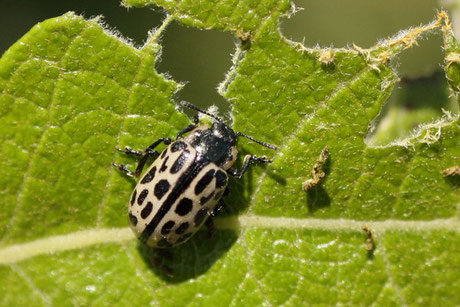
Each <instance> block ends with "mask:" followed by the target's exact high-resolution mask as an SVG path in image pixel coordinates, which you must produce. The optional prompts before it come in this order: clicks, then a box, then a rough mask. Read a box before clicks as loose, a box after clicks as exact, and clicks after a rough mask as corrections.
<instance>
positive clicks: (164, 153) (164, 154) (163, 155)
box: [161, 148, 168, 159]
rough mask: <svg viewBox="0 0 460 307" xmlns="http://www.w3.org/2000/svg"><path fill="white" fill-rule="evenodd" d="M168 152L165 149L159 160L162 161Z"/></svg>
mask: <svg viewBox="0 0 460 307" xmlns="http://www.w3.org/2000/svg"><path fill="white" fill-rule="evenodd" d="M167 152H168V148H165V150H163V152H162V153H161V158H162V159H163V158H164V157H165V156H166V153H167Z"/></svg>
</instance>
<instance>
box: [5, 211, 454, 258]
mask: <svg viewBox="0 0 460 307" xmlns="http://www.w3.org/2000/svg"><path fill="white" fill-rule="evenodd" d="M363 225H367V226H368V227H370V229H371V230H372V231H373V232H374V233H375V234H377V235H379V234H384V233H385V232H392V231H401V232H431V231H439V230H445V231H450V232H456V233H460V220H459V219H457V218H448V219H436V220H431V221H403V220H385V221H359V220H350V219H315V218H305V219H296V218H288V217H276V218H273V217H264V216H256V215H241V216H238V217H229V218H219V219H217V220H216V227H217V228H218V229H227V230H234V231H237V232H239V231H240V230H241V229H249V228H263V229H287V230H297V229H303V230H320V231H330V232H362V229H361V227H362V226H363ZM128 240H135V237H134V234H133V233H132V231H131V229H129V228H128V227H124V228H93V229H87V230H83V231H76V232H72V233H68V234H65V235H56V236H52V237H48V238H44V239H37V240H34V241H30V242H26V243H20V244H13V245H10V246H5V247H3V248H1V249H0V265H2V264H3V265H8V264H12V263H17V262H20V261H23V260H26V259H30V258H33V257H35V256H39V255H44V254H51V253H56V252H60V251H66V250H74V249H81V248H84V247H88V246H93V245H97V244H104V243H123V242H125V241H128Z"/></svg>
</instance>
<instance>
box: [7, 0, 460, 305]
mask: <svg viewBox="0 0 460 307" xmlns="http://www.w3.org/2000/svg"><path fill="white" fill-rule="evenodd" d="M150 3H151V2H146V1H139V0H126V4H130V5H136V6H142V5H146V4H150ZM154 3H155V4H158V5H162V6H164V7H165V8H166V9H168V10H169V11H170V12H171V14H172V15H171V16H170V17H169V19H168V20H167V21H166V22H165V25H164V27H166V26H167V22H170V21H171V20H173V19H177V20H179V21H181V22H183V23H185V24H187V25H192V26H196V27H202V28H216V29H221V30H226V31H231V32H233V33H235V35H237V36H238V37H240V38H243V39H244V40H245V42H244V43H242V44H241V45H240V46H239V47H237V50H236V53H235V56H234V66H233V67H232V69H231V71H229V72H228V74H227V76H226V79H225V80H224V81H223V83H222V84H221V86H220V88H219V91H220V93H221V94H222V95H223V96H224V97H226V98H227V99H228V100H229V101H230V102H231V104H232V107H233V115H234V118H235V121H234V128H235V130H237V131H241V132H244V133H247V134H249V135H251V136H254V137H256V138H257V139H260V140H263V141H267V142H271V143H274V144H277V145H279V146H280V150H279V151H278V152H273V151H271V150H269V149H266V148H263V147H261V146H259V145H257V144H254V143H251V142H250V141H249V140H244V139H241V142H240V145H241V147H242V153H243V154H244V153H254V154H257V155H262V154H265V155H267V156H270V157H272V156H273V157H274V162H273V163H272V164H271V165H268V166H265V167H256V166H254V167H253V169H252V170H251V171H250V172H248V173H247V174H245V176H244V179H243V180H241V181H236V180H234V181H232V182H231V187H232V193H231V195H230V196H229V197H228V198H227V199H226V203H227V204H228V208H226V212H225V214H224V217H223V218H220V219H219V220H218V221H217V226H218V228H219V231H218V232H217V233H216V235H215V238H213V239H209V238H208V237H207V234H206V233H205V232H199V233H198V234H197V235H196V236H195V237H194V238H193V239H192V240H190V241H189V242H188V243H186V244H184V245H183V246H180V247H178V248H175V249H174V250H172V251H171V253H172V258H170V259H167V260H165V263H166V264H167V266H169V267H170V268H171V269H172V270H173V272H174V277H172V278H171V277H168V276H167V275H166V274H165V272H164V271H163V270H162V269H161V267H156V266H154V265H153V264H152V259H154V258H155V257H157V256H158V254H156V253H155V252H153V251H152V250H150V249H148V248H146V247H145V246H143V245H141V244H139V243H138V242H137V241H136V240H135V239H134V238H133V236H132V234H131V233H130V231H129V229H127V228H126V227H127V223H128V222H127V217H126V213H125V212H126V206H127V200H128V199H129V194H130V193H131V190H132V188H133V186H134V184H135V183H134V182H132V181H130V180H129V179H127V178H125V177H124V176H122V175H121V174H119V173H118V172H117V171H116V170H115V169H114V168H113V167H112V166H111V163H112V162H113V161H117V162H124V163H127V165H128V166H129V167H130V168H134V167H135V165H136V161H135V160H133V159H130V158H127V157H124V156H122V155H120V154H118V153H117V152H116V151H115V150H114V149H115V147H123V146H126V145H129V146H131V147H133V148H145V147H146V146H148V145H149V144H150V143H152V142H153V141H154V140H156V139H157V138H159V137H165V136H173V135H174V134H175V133H176V132H177V131H178V130H179V129H181V128H182V127H184V126H186V125H187V124H188V120H187V118H186V116H185V115H183V114H182V113H181V112H179V111H177V110H176V109H175V106H174V102H173V95H174V93H175V92H176V91H177V90H178V89H179V88H180V87H179V85H178V84H177V83H175V82H174V81H172V80H169V79H167V78H166V77H165V76H162V75H160V74H158V73H156V72H155V70H154V67H155V63H156V61H157V57H158V53H159V51H160V45H158V42H157V39H158V36H159V35H160V34H161V31H163V30H164V29H163V28H161V29H159V30H158V31H157V33H155V34H153V35H152V37H151V39H150V40H149V42H148V43H147V44H146V45H145V46H144V47H143V48H142V49H140V50H138V49H135V48H133V47H131V46H129V45H127V44H125V43H123V42H122V41H120V40H119V39H118V38H117V37H114V36H113V35H111V34H110V33H108V32H107V31H105V30H104V29H103V28H102V27H101V26H99V25H98V23H97V20H84V19H83V18H81V17H78V16H75V15H74V14H72V13H68V14H66V15H64V16H62V17H58V18H55V19H51V20H48V21H45V22H43V23H41V24H39V25H37V26H35V27H34V28H33V29H32V30H31V31H30V32H29V33H28V34H26V35H25V36H24V37H23V38H22V39H21V40H20V41H19V42H18V43H16V44H15V45H14V46H12V47H11V48H10V49H9V50H8V51H7V52H6V53H5V54H4V55H3V57H2V58H1V60H0V88H1V94H0V104H1V107H0V112H1V113H0V116H1V117H2V120H1V121H0V131H2V133H1V134H0V138H1V143H0V144H1V147H0V161H2V164H1V165H2V168H1V176H0V200H1V202H2V203H3V204H4V206H3V210H2V212H1V213H0V238H1V240H2V241H1V242H2V243H1V245H0V280H2V281H5V282H2V283H0V294H1V296H0V297H1V298H0V304H1V305H4V306H15V305H16V306H21V305H25V304H27V305H31V306H35V305H37V306H42V305H46V306H48V305H63V306H66V305H90V304H93V305H98V306H104V305H106V306H112V305H114V304H118V305H132V304H133V302H135V304H136V305H146V304H153V305H160V306H169V305H171V306H172V305H175V306H177V305H192V306H200V305H216V306H227V305H231V306H242V305H249V306H255V305H267V306H277V305H282V304H284V305H288V306H300V305H310V304H324V305H333V304H334V305H336V304H346V305H357V304H360V305H372V304H375V305H401V304H414V303H416V304H423V305H457V304H459V303H460V301H459V299H458V296H457V295H456V294H457V293H456V292H457V291H456V289H458V288H459V286H460V285H459V280H460V278H459V277H460V276H459V273H458V267H460V259H459V257H458V256H457V255H458V253H459V248H458V246H459V239H460V238H459V231H458V230H459V226H460V224H459V222H458V209H457V207H458V203H459V193H458V180H457V179H458V178H457V177H455V176H454V177H452V176H449V177H446V176H445V175H443V174H442V171H443V170H444V169H446V168H449V167H452V166H455V165H459V156H460V154H459V150H460V149H459V148H460V147H459V146H458V145H459V135H458V132H459V125H458V115H456V114H446V115H445V116H444V117H443V118H442V119H440V120H439V121H437V122H435V123H433V124H430V125H426V126H423V127H421V128H420V129H419V131H418V133H415V134H414V135H413V136H412V137H411V138H408V139H405V140H404V141H403V142H400V143H394V144H390V145H388V146H383V147H376V146H374V147H372V146H370V145H369V144H367V143H366V136H367V134H368V131H369V127H370V125H371V123H372V120H373V119H374V118H375V117H376V116H377V114H378V112H379V110H380V109H381V107H382V104H383V103H384V102H385V101H386V100H387V98H388V97H389V95H390V94H391V91H392V89H393V87H394V85H395V83H396V82H397V76H396V73H395V71H394V70H393V69H392V68H391V66H390V65H389V59H391V58H394V57H395V56H396V55H397V54H398V53H399V52H401V51H403V50H404V49H405V48H408V47H410V46H411V45H412V44H413V43H414V42H415V41H416V39H417V38H418V37H419V35H420V34H422V33H425V32H429V31H433V30H435V29H439V28H441V27H442V29H443V33H444V37H445V50H446V74H447V76H448V79H449V82H450V86H451V88H452V90H453V92H454V94H456V95H458V86H459V85H458V84H459V80H460V77H459V76H460V74H459V66H458V63H459V61H458V54H459V46H458V43H457V42H456V41H455V40H454V38H453V37H452V35H451V33H450V31H449V29H448V27H447V25H446V24H444V21H445V19H443V18H444V17H442V16H441V17H440V18H439V19H438V20H436V21H435V22H433V23H432V24H430V25H427V26H423V27H419V28H414V29H413V30H411V31H407V32H405V33H404V35H401V36H399V37H398V38H395V39H393V40H387V41H385V42H382V43H380V44H379V45H376V46H375V47H373V48H371V49H369V50H362V49H359V48H356V49H354V50H348V49H335V50H327V49H308V48H305V47H304V46H302V45H300V44H297V43H294V42H290V41H288V40H286V39H285V38H284V37H282V36H281V34H280V33H279V31H278V19H279V17H281V16H282V15H284V14H287V10H288V9H289V8H290V7H289V3H288V2H279V1H268V0H267V1H255V2H251V1H237V2H236V3H234V2H231V1H219V2H217V3H211V2H209V1H177V2H171V1H164V2H162V1H155V2H154ZM211 8H212V9H211ZM249 9H251V10H252V12H253V13H254V14H252V13H251V14H249V13H248V14H244V13H245V12H248V10H249ZM325 146H328V147H329V148H330V157H329V159H328V160H327V162H326V164H325V165H324V170H325V173H326V177H325V179H324V180H323V181H322V182H321V183H320V184H319V185H318V186H316V187H314V188H313V189H311V190H309V191H307V192H305V191H303V190H302V182H304V181H305V180H307V179H309V174H310V171H311V169H312V168H313V165H314V164H315V161H316V160H317V158H318V156H319V154H320V152H321V150H322V149H323V148H324V147H325ZM364 224H367V225H368V226H369V227H370V228H371V230H372V231H373V232H374V240H375V241H374V244H375V250H374V251H373V252H366V249H365V243H364V241H365V239H366V238H365V235H364V233H362V231H361V229H360V226H361V225H364Z"/></svg>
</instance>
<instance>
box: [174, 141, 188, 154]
mask: <svg viewBox="0 0 460 307" xmlns="http://www.w3.org/2000/svg"><path fill="white" fill-rule="evenodd" d="M184 148H187V144H185V143H184V142H182V141H177V142H175V143H173V144H172V145H171V152H176V151H179V150H181V149H184Z"/></svg>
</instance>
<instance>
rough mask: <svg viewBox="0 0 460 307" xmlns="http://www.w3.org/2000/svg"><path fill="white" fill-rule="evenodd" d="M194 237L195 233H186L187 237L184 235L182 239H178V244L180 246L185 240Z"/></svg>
mask: <svg viewBox="0 0 460 307" xmlns="http://www.w3.org/2000/svg"><path fill="white" fill-rule="evenodd" d="M192 235H193V232H189V233H186V234H185V235H183V236H182V237H180V238H179V239H177V241H176V244H180V243H182V242H184V241H185V240H187V239H188V238H190V237H191V236H192Z"/></svg>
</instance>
